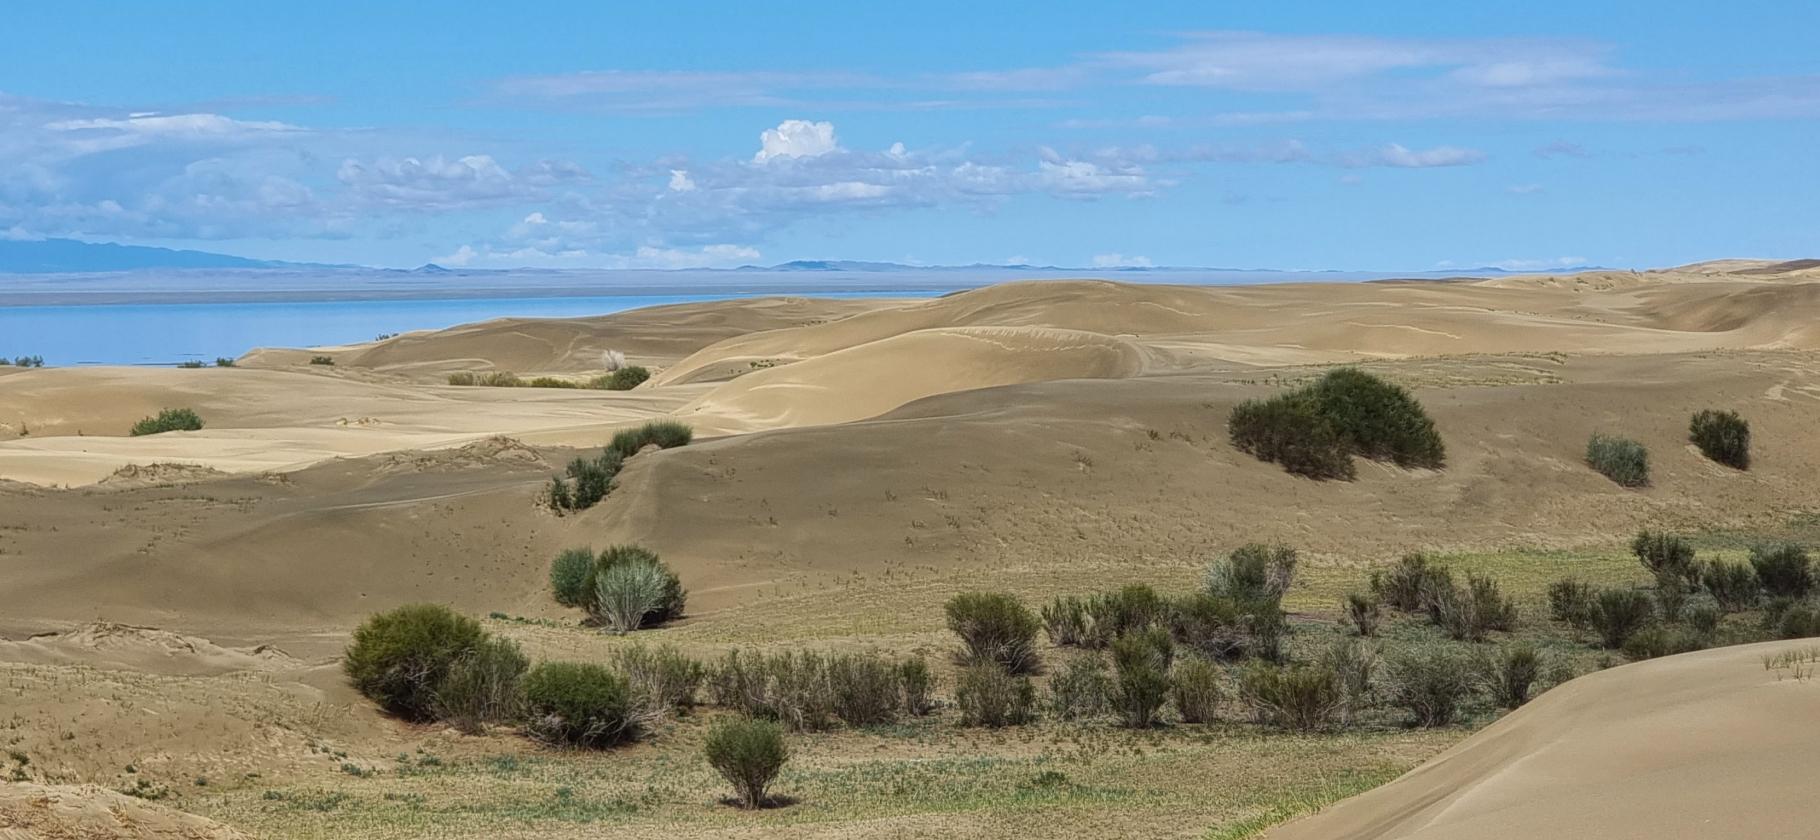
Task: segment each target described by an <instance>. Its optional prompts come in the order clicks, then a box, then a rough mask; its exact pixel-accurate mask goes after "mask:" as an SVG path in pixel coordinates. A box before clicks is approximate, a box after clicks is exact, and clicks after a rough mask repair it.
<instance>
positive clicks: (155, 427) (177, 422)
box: [129, 408, 202, 437]
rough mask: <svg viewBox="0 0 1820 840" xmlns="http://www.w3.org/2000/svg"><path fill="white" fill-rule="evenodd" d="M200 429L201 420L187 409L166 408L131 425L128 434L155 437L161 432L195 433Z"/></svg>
mask: <svg viewBox="0 0 1820 840" xmlns="http://www.w3.org/2000/svg"><path fill="white" fill-rule="evenodd" d="M201 429H202V418H201V417H200V416H198V415H197V414H196V412H194V411H192V410H190V409H187V408H167V409H164V410H163V411H160V412H158V416H156V417H147V418H145V419H143V420H140V421H139V422H137V423H134V424H133V428H132V430H131V431H130V432H129V434H130V435H131V436H133V437H139V436H140V435H156V434H161V433H163V432H195V431H200V430H201Z"/></svg>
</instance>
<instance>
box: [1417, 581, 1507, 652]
mask: <svg viewBox="0 0 1820 840" xmlns="http://www.w3.org/2000/svg"><path fill="white" fill-rule="evenodd" d="M1428 615H1429V618H1430V619H1431V620H1432V621H1433V622H1434V623H1435V626H1437V627H1440V628H1441V629H1442V630H1445V631H1447V635H1449V636H1452V637H1453V638H1455V639H1458V640H1461V641H1470V642H1478V641H1483V640H1484V639H1485V634H1486V633H1487V632H1489V631H1492V630H1503V631H1509V630H1510V629H1511V628H1513V627H1515V626H1516V621H1517V605H1516V601H1515V600H1513V599H1510V598H1506V597H1504V595H1503V592H1502V591H1501V590H1500V589H1499V587H1498V582H1497V581H1495V580H1492V579H1491V578H1488V577H1480V576H1478V575H1472V576H1470V577H1468V578H1467V585H1466V586H1465V587H1459V586H1452V585H1448V586H1446V587H1444V588H1441V587H1431V591H1430V592H1429V594H1428Z"/></svg>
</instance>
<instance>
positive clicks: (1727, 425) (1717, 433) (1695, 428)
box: [1687, 409, 1750, 470]
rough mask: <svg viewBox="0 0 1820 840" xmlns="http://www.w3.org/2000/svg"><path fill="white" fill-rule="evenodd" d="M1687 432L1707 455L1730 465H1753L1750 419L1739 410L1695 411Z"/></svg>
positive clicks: (1738, 467)
mask: <svg viewBox="0 0 1820 840" xmlns="http://www.w3.org/2000/svg"><path fill="white" fill-rule="evenodd" d="M1687 436H1688V439H1689V440H1692V441H1693V442H1694V445H1695V446H1698V447H1700V452H1701V454H1704V455H1705V456H1706V457H1708V458H1711V459H1712V460H1714V461H1717V462H1719V463H1721V464H1724V465H1726V466H1728V467H1734V468H1737V469H1740V470H1748V469H1750V423H1748V422H1745V420H1744V418H1742V417H1739V416H1738V412H1736V411H1714V410H1712V409H1707V410H1705V411H1702V412H1700V413H1698V414H1695V415H1694V419H1693V421H1692V422H1690V423H1689V424H1688V427H1687Z"/></svg>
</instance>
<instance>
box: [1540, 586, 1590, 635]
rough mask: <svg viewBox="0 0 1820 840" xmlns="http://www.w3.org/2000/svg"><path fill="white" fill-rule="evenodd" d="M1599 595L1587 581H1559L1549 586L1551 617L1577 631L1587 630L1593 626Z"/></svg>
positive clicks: (1549, 610)
mask: <svg viewBox="0 0 1820 840" xmlns="http://www.w3.org/2000/svg"><path fill="white" fill-rule="evenodd" d="M1597 594H1598V593H1597V590H1595V589H1594V588H1593V586H1592V584H1590V583H1586V582H1585V581H1581V580H1577V579H1575V578H1565V579H1562V580H1557V581H1555V582H1554V583H1551V584H1549V585H1548V612H1549V615H1550V616H1552V617H1553V618H1554V620H1556V621H1561V622H1566V623H1567V624H1568V625H1570V626H1572V627H1573V628H1574V629H1576V630H1584V629H1587V628H1588V627H1591V626H1592V611H1593V600H1594V598H1595V597H1596V596H1597Z"/></svg>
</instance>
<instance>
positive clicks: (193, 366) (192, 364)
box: [177, 359, 203, 370]
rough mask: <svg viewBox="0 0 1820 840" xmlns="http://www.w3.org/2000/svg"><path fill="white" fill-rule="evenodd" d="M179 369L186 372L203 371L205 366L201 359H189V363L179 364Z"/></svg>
mask: <svg viewBox="0 0 1820 840" xmlns="http://www.w3.org/2000/svg"><path fill="white" fill-rule="evenodd" d="M177 367H179V368H182V369H184V370H201V369H202V367H203V365H202V361H201V360H200V359H189V360H187V361H182V362H178V363H177Z"/></svg>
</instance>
